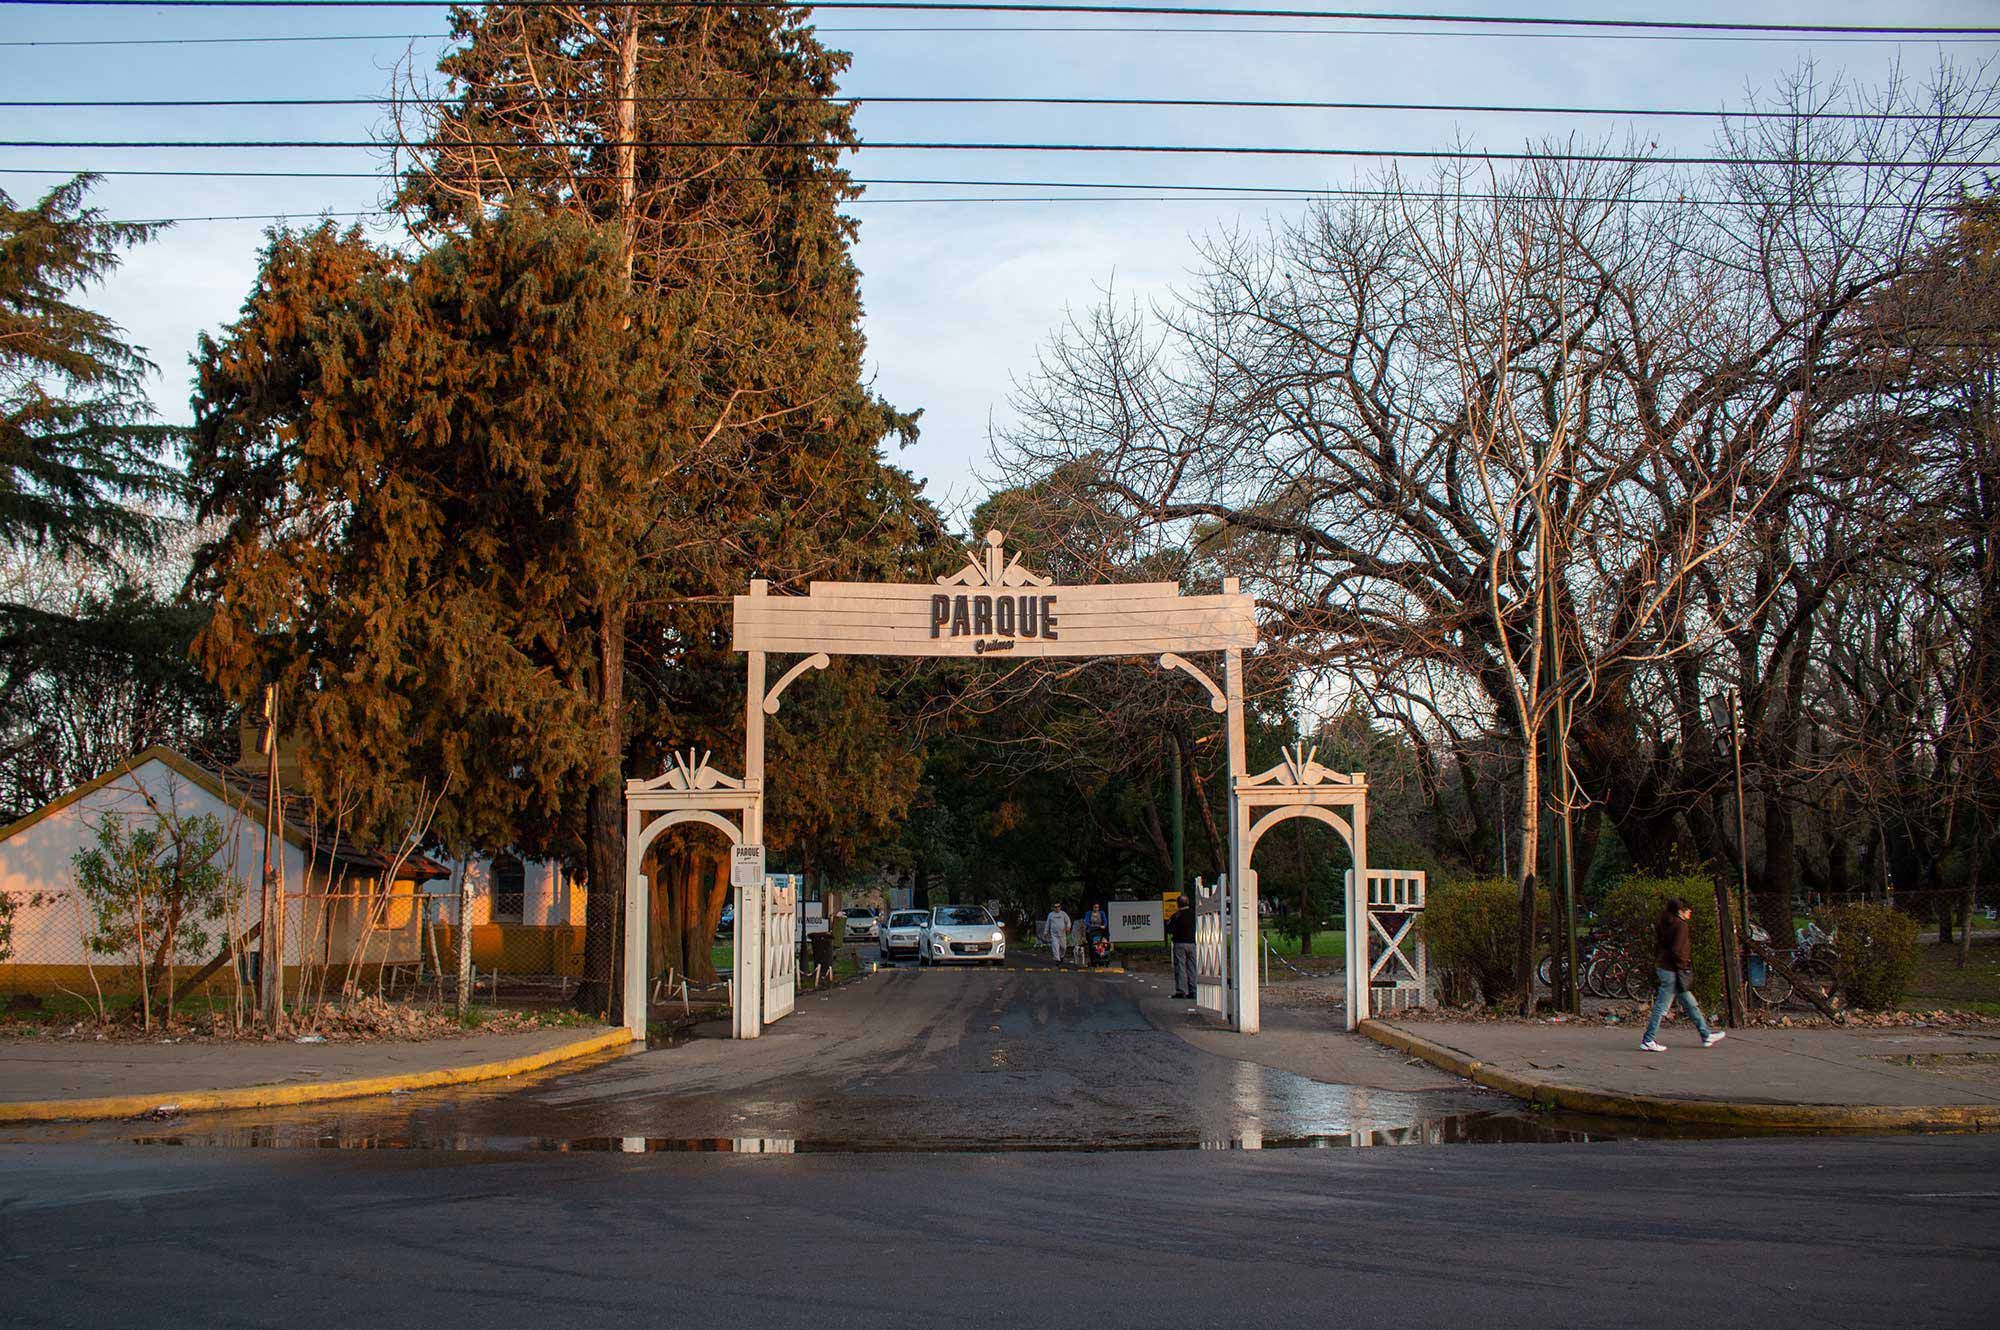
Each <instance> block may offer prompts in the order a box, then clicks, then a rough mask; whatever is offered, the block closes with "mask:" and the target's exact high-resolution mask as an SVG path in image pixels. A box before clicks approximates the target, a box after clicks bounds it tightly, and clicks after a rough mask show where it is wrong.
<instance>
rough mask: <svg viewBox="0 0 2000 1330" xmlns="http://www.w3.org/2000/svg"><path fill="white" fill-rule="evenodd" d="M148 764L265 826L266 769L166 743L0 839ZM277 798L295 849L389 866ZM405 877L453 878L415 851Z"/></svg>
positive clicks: (304, 806) (301, 800) (283, 829)
mask: <svg viewBox="0 0 2000 1330" xmlns="http://www.w3.org/2000/svg"><path fill="white" fill-rule="evenodd" d="M149 762H158V763H159V764H160V765H162V766H164V767H166V768H167V769H168V770H170V771H172V772H173V773H174V774H176V775H178V776H180V777H182V778H183V779H185V780H188V781H191V782H192V783H194V784H196V785H199V786H200V787H201V788H202V789H204V790H206V791H208V793H209V794H211V795H213V796H214V797H215V798H217V799H219V800H221V801H222V802H223V803H225V804H228V805H229V806H230V807H232V808H235V809H237V810H238V811H240V812H241V813H243V815H244V816H245V817H247V818H249V819H250V820H251V821H253V822H255V823H256V824H257V825H258V826H260V827H261V826H263V825H264V812H265V809H266V807H267V806H268V805H269V803H270V786H269V783H268V781H267V780H266V778H265V776H264V774H263V773H262V772H250V771H245V770H243V769H242V768H241V767H236V766H227V765H221V764H217V765H216V766H214V767H211V766H209V765H206V764H203V763H200V762H196V761H195V760H194V759H192V758H190V757H188V756H187V755H185V754H184V753H181V752H180V751H178V750H176V749H173V748H169V747H167V746H166V745H165V744H155V745H154V746H153V747H151V748H148V749H146V750H145V751H144V752H141V753H137V754H135V755H133V756H132V757H130V758H128V759H126V760H125V761H124V762H121V763H119V764H118V765H117V766H115V767H113V768H112V769H111V770H109V771H107V772H105V773H104V774H103V775H100V776H97V777H96V778H94V779H92V780H87V781H85V782H84V783H83V784H81V785H79V786H77V787H76V788H75V789H73V790H71V791H70V792H69V793H67V794H64V795H62V796H61V797H59V798H56V799H52V800H50V801H49V802H48V803H46V804H43V805H42V806H41V807H40V808H37V809H36V810H35V811H34V812H32V813H30V814H28V815H27V816H26V817H24V818H21V819H20V820H19V821H17V822H15V823H14V824H12V825H11V826H8V827H6V828H0V841H6V840H11V839H12V838H13V837H14V836H16V835H18V834H19V833H21V832H23V831H26V830H27V829H28V828H29V827H32V826H34V825H35V824H36V823H37V822H40V821H41V820H42V819H43V818H45V817H48V816H50V815H51V814H54V813H58V812H61V811H62V810H63V809H65V808H67V807H69V806H70V805H71V804H73V803H76V802H77V801H78V800H80V799H83V798H85V797H87V796H89V795H91V794H95V793H96V792H97V791H98V790H101V789H103V788H104V787H105V786H107V785H109V784H111V783H112V782H113V781H115V780H117V779H118V778H119V777H121V776H124V775H126V774H127V773H129V772H133V771H136V770H138V769H139V768H140V767H143V766H145V765H146V764H147V763H149ZM279 797H280V804H281V815H280V817H279V824H280V825H279V832H280V834H281V835H282V836H283V837H284V839H285V841H286V842H287V843H288V844H290V845H292V846H293V847H294V848H295V849H299V850H302V851H304V852H306V853H308V854H310V855H312V856H313V858H314V859H315V860H321V859H330V860H332V861H333V862H335V863H337V864H340V865H342V866H343V867H345V868H347V869H348V870H350V871H354V870H362V871H373V872H375V873H381V872H382V871H383V870H385V869H386V868H388V867H389V863H390V859H391V856H388V855H383V854H378V853H376V852H374V851H372V850H367V849H364V848H362V846H361V845H359V844H358V843H357V842H356V841H355V840H354V839H353V837H352V836H350V835H349V834H348V833H347V832H346V831H345V830H342V831H341V832H340V834H339V835H334V834H332V832H331V831H330V829H325V828H322V829H321V830H320V831H319V833H318V835H317V836H315V835H314V834H313V832H312V830H311V827H312V805H311V801H310V800H307V799H306V798H305V797H303V796H302V795H298V794H284V793H282V791H281V792H280V796H279ZM401 876H403V877H408V878H413V879H415V880H416V881H418V882H423V881H427V880H429V879H431V878H439V877H449V876H451V870H450V869H449V868H447V867H445V866H444V865H443V864H441V863H439V862H438V861H437V860H435V859H433V858H431V857H430V856H429V855H425V854H411V855H410V856H409V857H408V858H407V859H405V860H404V861H403V868H402V873H401Z"/></svg>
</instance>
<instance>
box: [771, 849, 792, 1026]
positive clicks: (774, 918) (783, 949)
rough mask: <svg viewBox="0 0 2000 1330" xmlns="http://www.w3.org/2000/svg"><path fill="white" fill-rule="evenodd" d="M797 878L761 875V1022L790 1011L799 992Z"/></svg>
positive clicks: (778, 1017)
mask: <svg viewBox="0 0 2000 1330" xmlns="http://www.w3.org/2000/svg"><path fill="white" fill-rule="evenodd" d="M798 926H799V879H798V876H797V875H796V874H786V875H782V876H772V877H766V878H765V879H764V967H763V968H764V1024H766V1025H769V1024H770V1023H771V1022H772V1021H775V1020H779V1019H781V1018H783V1017H786V1016H789V1015H791V1014H792V1009H793V1007H794V1006H795V1005H796V1004H797V1002H798V994H799V943H798V937H797V932H798Z"/></svg>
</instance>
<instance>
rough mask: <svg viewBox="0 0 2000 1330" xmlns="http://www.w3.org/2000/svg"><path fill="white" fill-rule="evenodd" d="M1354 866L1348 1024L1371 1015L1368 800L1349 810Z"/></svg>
mask: <svg viewBox="0 0 2000 1330" xmlns="http://www.w3.org/2000/svg"><path fill="white" fill-rule="evenodd" d="M1350 815H1351V817H1352V818H1353V822H1352V826H1353V828H1354V843H1353V845H1352V846H1350V847H1349V848H1350V850H1351V852H1352V856H1353V859H1354V867H1353V869H1352V870H1350V871H1351V875H1350V876H1349V878H1348V879H1347V956H1346V958H1345V959H1346V964H1347V1028H1348V1029H1350V1030H1352V1029H1354V1028H1355V1027H1356V1026H1358V1025H1359V1024H1361V1022H1362V1021H1364V1020H1366V1019H1367V1018H1368V1017H1370V1016H1372V1015H1374V1010H1373V1007H1372V998H1371V994H1372V992H1373V990H1371V989H1370V988H1369V987H1368V801H1367V800H1366V799H1363V800H1361V801H1360V802H1358V803H1356V804H1355V805H1354V806H1353V808H1352V809H1351V810H1350Z"/></svg>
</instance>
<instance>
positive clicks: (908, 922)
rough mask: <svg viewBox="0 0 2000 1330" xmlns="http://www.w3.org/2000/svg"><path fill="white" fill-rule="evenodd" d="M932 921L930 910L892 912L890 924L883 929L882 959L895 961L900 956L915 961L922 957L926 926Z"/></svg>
mask: <svg viewBox="0 0 2000 1330" xmlns="http://www.w3.org/2000/svg"><path fill="white" fill-rule="evenodd" d="M930 920H931V912H930V911H929V910H891V911H890V912H889V922H888V923H887V924H885V925H883V927H882V959H883V960H885V961H893V960H895V959H896V958H897V957H898V956H908V957H910V958H912V959H915V958H916V957H917V956H920V955H922V954H923V949H924V925H925V924H927V923H929V922H930Z"/></svg>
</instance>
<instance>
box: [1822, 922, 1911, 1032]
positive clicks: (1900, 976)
mask: <svg viewBox="0 0 2000 1330" xmlns="http://www.w3.org/2000/svg"><path fill="white" fill-rule="evenodd" d="M1813 919H1814V922H1816V923H1818V924H1819V926H1820V927H1821V928H1823V929H1825V930H1826V931H1827V932H1829V933H1831V934H1833V949H1834V952H1835V954H1836V955H1838V956H1839V957H1840V962H1839V964H1838V965H1837V966H1836V967H1835V974H1836V975H1838V977H1839V980H1840V988H1841V991H1842V992H1843V993H1845V994H1846V995H1847V1000H1848V1002H1850V1003H1852V1004H1853V1005H1854V1006H1857V1007H1871V1008H1876V1009H1886V1008H1892V1007H1896V1006H1898V1005H1900V1004H1901V1003H1902V1001H1903V994H1904V993H1906V992H1907V991H1908V990H1909V987H1910V981H1911V980H1912V979H1914V978H1916V974H1917V924H1916V921H1915V920H1914V919H1912V918H1910V916H1908V915H1907V914H1904V913H1903V912H1902V911H1901V910H1898V909H1896V908H1894V907H1893V906H1889V905H1878V904H1876V903H1875V902H1873V901H1856V902H1854V903H1853V904H1851V905H1836V906H1833V907H1832V908H1830V909H1824V910H1821V911H1819V912H1817V913H1816V914H1814V916H1813Z"/></svg>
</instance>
